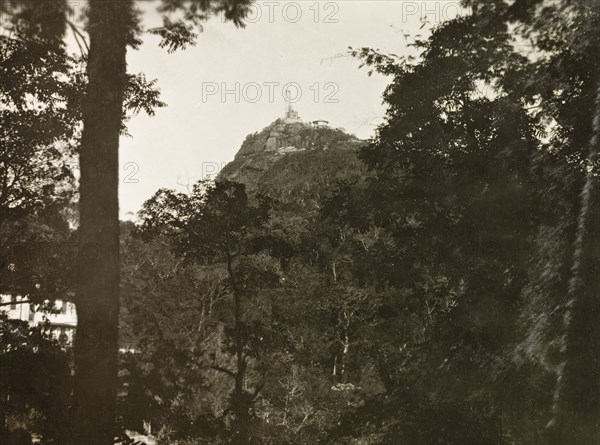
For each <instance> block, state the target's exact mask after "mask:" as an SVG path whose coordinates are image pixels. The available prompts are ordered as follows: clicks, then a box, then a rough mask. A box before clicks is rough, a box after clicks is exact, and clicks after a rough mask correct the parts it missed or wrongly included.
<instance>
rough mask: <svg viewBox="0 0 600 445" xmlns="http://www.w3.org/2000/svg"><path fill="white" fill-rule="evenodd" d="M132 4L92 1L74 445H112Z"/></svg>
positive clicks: (82, 161) (81, 198)
mask: <svg viewBox="0 0 600 445" xmlns="http://www.w3.org/2000/svg"><path fill="white" fill-rule="evenodd" d="M129 13H130V9H129V1H127V0H122V1H114V0H90V2H89V35H90V50H89V55H88V65H87V73H88V80H89V86H88V89H87V94H86V99H85V102H84V104H83V135H82V141H81V149H80V154H79V165H80V171H81V178H80V185H79V193H80V196H79V217H80V225H79V252H78V287H77V296H76V305H77V317H78V325H77V334H76V338H75V350H74V356H75V396H74V407H73V410H74V411H73V422H74V424H73V434H72V439H73V440H72V443H73V445H109V444H110V445H112V443H113V439H114V436H115V432H116V431H115V414H116V391H117V370H118V363H117V362H118V313H119V199H118V182H119V178H118V161H119V135H120V131H121V116H122V106H123V95H124V88H125V81H126V77H125V70H126V67H125V54H126V38H125V37H126V29H127V25H128V23H129Z"/></svg>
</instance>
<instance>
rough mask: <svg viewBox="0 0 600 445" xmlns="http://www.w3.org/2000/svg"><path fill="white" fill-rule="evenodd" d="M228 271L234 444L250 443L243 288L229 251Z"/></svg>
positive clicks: (243, 444) (245, 444)
mask: <svg viewBox="0 0 600 445" xmlns="http://www.w3.org/2000/svg"><path fill="white" fill-rule="evenodd" d="M227 271H228V273H229V279H230V280H231V287H232V290H233V313H234V325H235V326H234V331H235V352H236V373H235V387H234V389H233V394H232V397H231V404H232V411H233V415H234V436H233V444H234V445H248V443H249V440H250V432H249V429H248V422H249V417H250V413H249V410H250V404H251V397H250V394H248V392H246V391H244V378H245V376H246V359H245V358H244V339H243V333H242V298H241V297H242V296H241V290H240V289H239V286H238V284H237V282H236V279H235V274H234V271H233V258H232V257H231V255H230V254H229V253H227Z"/></svg>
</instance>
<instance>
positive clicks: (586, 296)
mask: <svg viewBox="0 0 600 445" xmlns="http://www.w3.org/2000/svg"><path fill="white" fill-rule="evenodd" d="M595 94H596V96H595V103H594V110H593V113H594V116H593V124H592V132H593V133H592V137H591V139H590V142H589V153H588V159H587V161H588V163H589V164H590V165H594V164H595V163H596V162H597V161H598V151H599V150H598V145H599V143H600V81H598V82H597V84H596V92H595ZM597 174H598V173H597V172H595V174H594V173H592V172H587V174H586V175H585V178H584V182H583V187H582V191H581V195H580V199H581V201H580V209H579V215H578V218H577V228H576V235H575V242H574V245H573V260H572V266H571V278H570V281H569V286H568V291H567V305H566V312H565V315H564V323H565V337H564V353H565V356H564V357H565V359H564V361H563V363H562V364H561V365H560V366H559V372H558V380H557V384H556V389H555V393H554V406H553V416H554V417H553V419H552V420H551V421H550V423H549V427H550V436H551V441H552V442H553V443H555V444H561V445H562V444H575V443H581V444H584V443H586V444H587V443H589V444H592V443H600V434H599V432H600V430H599V425H598V419H599V418H600V295H599V294H600V187H599V184H598V182H599V179H600V178H599V177H598V176H597Z"/></svg>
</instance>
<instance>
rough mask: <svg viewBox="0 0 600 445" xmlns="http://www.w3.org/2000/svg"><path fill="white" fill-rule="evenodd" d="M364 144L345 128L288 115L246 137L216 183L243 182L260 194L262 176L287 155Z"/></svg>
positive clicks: (352, 148)
mask: <svg viewBox="0 0 600 445" xmlns="http://www.w3.org/2000/svg"><path fill="white" fill-rule="evenodd" d="M318 122H323V121H318ZM362 144H363V141H361V140H360V139H358V138H357V137H356V136H354V135H350V134H348V133H346V132H345V131H344V130H342V129H339V128H331V127H329V126H326V125H322V124H313V123H307V122H303V121H302V120H300V119H299V118H298V117H297V116H294V117H289V116H287V117H286V118H282V119H277V120H276V121H275V122H273V123H271V124H270V125H269V126H267V127H265V128H264V129H262V130H261V131H260V132H257V133H253V134H249V135H248V136H246V139H245V140H244V142H243V143H242V146H241V147H240V149H239V151H238V152H237V154H236V155H235V158H234V160H233V161H232V162H230V163H229V164H227V165H226V166H225V167H224V168H223V170H221V172H220V174H219V176H218V178H217V180H219V179H227V180H230V181H236V182H241V183H244V184H245V185H246V188H247V190H248V191H249V192H251V193H252V192H255V191H257V187H258V183H259V182H260V179H261V177H262V175H263V174H264V173H265V172H267V171H268V170H269V169H270V168H271V167H272V166H273V165H274V164H275V163H276V162H277V161H278V160H280V159H281V158H282V157H284V156H297V155H299V154H300V153H302V152H313V151H325V150H330V149H333V150H352V151H355V150H356V149H357V148H358V147H360V146H361V145H362Z"/></svg>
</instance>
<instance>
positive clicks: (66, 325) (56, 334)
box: [0, 295, 77, 344]
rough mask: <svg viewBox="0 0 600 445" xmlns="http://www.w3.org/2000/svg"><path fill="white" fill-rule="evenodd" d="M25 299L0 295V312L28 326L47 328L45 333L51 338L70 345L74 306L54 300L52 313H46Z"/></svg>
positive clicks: (74, 322)
mask: <svg viewBox="0 0 600 445" xmlns="http://www.w3.org/2000/svg"><path fill="white" fill-rule="evenodd" d="M27 301H28V300H27V298H23V297H19V296H14V295H0V303H2V305H1V306H0V311H1V312H5V313H6V314H7V315H8V318H11V319H15V320H23V321H26V322H28V323H29V325H30V326H40V325H41V326H44V327H47V328H46V329H47V332H48V333H49V334H50V335H52V337H53V338H55V339H57V340H59V341H64V342H66V343H69V344H72V343H73V338H74V337H75V329H76V327H77V312H76V311H75V304H73V303H71V302H69V301H65V300H58V299H57V300H56V301H55V303H54V311H52V312H46V311H41V310H40V305H34V304H30V303H28V302H27Z"/></svg>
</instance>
